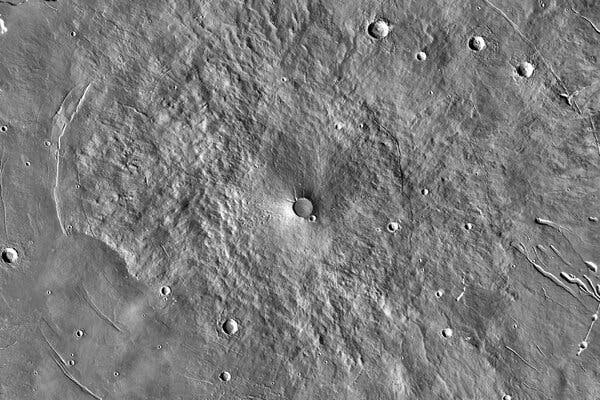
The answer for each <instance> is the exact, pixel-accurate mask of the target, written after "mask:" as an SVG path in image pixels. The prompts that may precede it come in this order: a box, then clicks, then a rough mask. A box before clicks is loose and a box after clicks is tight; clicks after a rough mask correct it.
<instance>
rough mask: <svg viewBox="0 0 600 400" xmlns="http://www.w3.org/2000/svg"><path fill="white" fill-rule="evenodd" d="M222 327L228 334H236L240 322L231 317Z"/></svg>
mask: <svg viewBox="0 0 600 400" xmlns="http://www.w3.org/2000/svg"><path fill="white" fill-rule="evenodd" d="M222 328H223V332H225V333H226V334H227V335H234V334H235V333H236V332H237V331H238V330H239V326H238V323H237V321H236V320H235V319H233V318H229V319H228V320H227V321H225V322H224V323H223V326H222Z"/></svg>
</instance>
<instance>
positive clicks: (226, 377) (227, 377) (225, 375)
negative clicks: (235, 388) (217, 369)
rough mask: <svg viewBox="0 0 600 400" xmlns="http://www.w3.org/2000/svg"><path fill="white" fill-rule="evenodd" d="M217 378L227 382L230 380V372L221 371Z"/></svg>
mask: <svg viewBox="0 0 600 400" xmlns="http://www.w3.org/2000/svg"><path fill="white" fill-rule="evenodd" d="M219 378H220V379H221V380H222V381H223V382H229V381H230V380H231V374H230V373H229V372H227V371H223V372H221V375H219Z"/></svg>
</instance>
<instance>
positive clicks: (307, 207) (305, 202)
mask: <svg viewBox="0 0 600 400" xmlns="http://www.w3.org/2000/svg"><path fill="white" fill-rule="evenodd" d="M293 209H294V213H296V215H297V216H299V217H300V218H308V217H310V215H311V214H312V211H313V204H312V201H310V200H309V199H307V198H306V197H300V198H299V199H298V200H296V201H295V202H294V206H293Z"/></svg>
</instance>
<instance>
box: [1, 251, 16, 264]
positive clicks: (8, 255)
mask: <svg viewBox="0 0 600 400" xmlns="http://www.w3.org/2000/svg"><path fill="white" fill-rule="evenodd" d="M18 259H19V253H18V252H17V250H15V249H13V248H12V247H7V248H5V249H4V250H2V260H3V261H4V262H5V263H8V264H14V263H16V262H17V260H18Z"/></svg>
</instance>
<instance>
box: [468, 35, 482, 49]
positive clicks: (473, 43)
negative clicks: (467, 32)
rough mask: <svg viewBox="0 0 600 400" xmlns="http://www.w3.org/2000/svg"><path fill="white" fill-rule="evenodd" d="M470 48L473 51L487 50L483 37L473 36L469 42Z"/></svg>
mask: <svg viewBox="0 0 600 400" xmlns="http://www.w3.org/2000/svg"><path fill="white" fill-rule="evenodd" d="M469 48H470V49H471V50H473V51H481V50H483V49H485V40H484V39H483V38H482V37H481V36H473V37H472V38H471V39H470V40H469Z"/></svg>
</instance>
